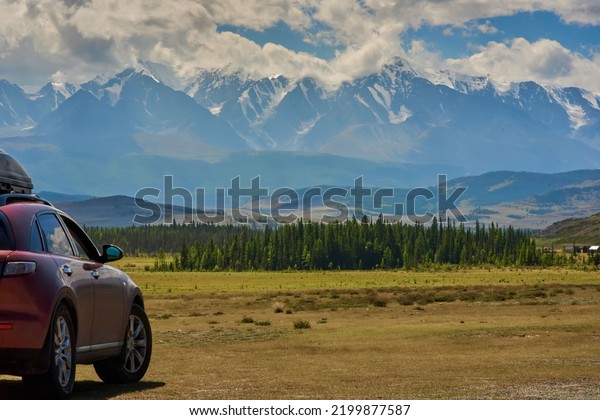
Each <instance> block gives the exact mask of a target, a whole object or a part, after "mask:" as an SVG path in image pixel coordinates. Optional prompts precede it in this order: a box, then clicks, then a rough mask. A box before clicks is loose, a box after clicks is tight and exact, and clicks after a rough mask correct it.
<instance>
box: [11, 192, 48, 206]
mask: <svg viewBox="0 0 600 420" xmlns="http://www.w3.org/2000/svg"><path fill="white" fill-rule="evenodd" d="M12 203H37V204H45V205H47V206H52V204H51V203H50V202H49V201H48V200H44V199H43V198H41V197H40V196H38V195H36V194H15V193H11V194H0V206H6V205H7V204H12Z"/></svg>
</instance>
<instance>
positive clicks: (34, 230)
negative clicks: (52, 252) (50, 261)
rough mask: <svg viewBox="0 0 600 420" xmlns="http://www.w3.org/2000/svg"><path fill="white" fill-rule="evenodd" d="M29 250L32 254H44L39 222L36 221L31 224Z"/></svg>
mask: <svg viewBox="0 0 600 420" xmlns="http://www.w3.org/2000/svg"><path fill="white" fill-rule="evenodd" d="M29 250H30V251H32V252H44V245H42V238H41V237H40V229H39V228H38V224H37V222H36V221H35V220H34V221H33V223H32V224H31V232H30V234H29Z"/></svg>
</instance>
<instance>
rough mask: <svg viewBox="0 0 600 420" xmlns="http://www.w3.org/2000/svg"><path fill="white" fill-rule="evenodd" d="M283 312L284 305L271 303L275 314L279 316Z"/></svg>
mask: <svg viewBox="0 0 600 420" xmlns="http://www.w3.org/2000/svg"><path fill="white" fill-rule="evenodd" d="M284 310H285V303H283V302H275V303H273V311H274V312H275V313H276V314H280V313H282V312H283V311H284Z"/></svg>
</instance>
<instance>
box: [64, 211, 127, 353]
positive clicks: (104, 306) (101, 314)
mask: <svg viewBox="0 0 600 420" xmlns="http://www.w3.org/2000/svg"><path fill="white" fill-rule="evenodd" d="M61 219H62V221H63V223H64V224H65V226H66V228H67V230H68V232H69V235H70V237H71V239H72V241H73V244H74V246H75V248H76V252H77V255H78V257H79V260H80V261H81V262H82V264H83V268H84V270H87V272H88V273H89V274H88V275H89V276H91V279H92V282H93V284H94V316H93V324H92V340H91V343H92V350H95V349H97V350H107V349H109V348H111V347H120V346H121V344H122V341H123V332H124V329H123V319H124V307H125V286H126V283H125V281H124V280H123V279H121V277H120V276H119V273H118V272H117V271H116V270H114V269H113V268H112V267H110V266H107V265H105V264H102V263H100V262H99V260H100V255H99V253H98V249H97V248H96V246H95V245H94V244H93V242H92V241H91V240H90V238H89V237H88V236H87V234H86V233H85V232H84V231H83V229H81V227H79V225H77V223H75V222H74V221H73V220H72V219H70V218H68V217H66V216H65V215H61Z"/></svg>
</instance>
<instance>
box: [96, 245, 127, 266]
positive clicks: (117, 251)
mask: <svg viewBox="0 0 600 420" xmlns="http://www.w3.org/2000/svg"><path fill="white" fill-rule="evenodd" d="M121 258H123V250H122V249H121V248H119V247H118V246H116V245H104V246H103V247H102V256H101V257H100V259H101V262H103V263H106V262H111V261H117V260H120V259H121Z"/></svg>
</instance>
